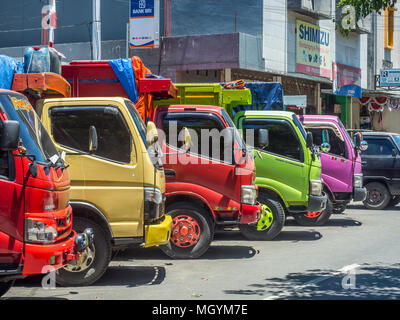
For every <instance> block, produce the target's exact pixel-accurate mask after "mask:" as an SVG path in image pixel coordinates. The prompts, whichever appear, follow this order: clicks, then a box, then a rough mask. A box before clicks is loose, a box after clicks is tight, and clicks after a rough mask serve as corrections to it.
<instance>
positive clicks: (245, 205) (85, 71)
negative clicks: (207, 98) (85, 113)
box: [62, 61, 261, 258]
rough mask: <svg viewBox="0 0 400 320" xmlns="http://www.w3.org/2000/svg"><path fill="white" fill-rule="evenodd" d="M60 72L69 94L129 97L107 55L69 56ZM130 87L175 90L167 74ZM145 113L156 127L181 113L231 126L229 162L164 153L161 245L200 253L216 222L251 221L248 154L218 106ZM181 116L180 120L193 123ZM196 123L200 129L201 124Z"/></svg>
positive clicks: (183, 253)
mask: <svg viewBox="0 0 400 320" xmlns="http://www.w3.org/2000/svg"><path fill="white" fill-rule="evenodd" d="M62 76H63V77H64V78H66V79H67V81H68V82H69V83H70V84H71V89H72V90H71V96H73V97H93V96H99V95H101V96H108V97H110V96H111V97H112V96H121V97H126V98H129V97H128V94H127V93H126V92H125V90H124V88H123V87H122V85H121V83H120V82H119V80H118V78H117V76H116V75H115V73H114V71H113V70H112V68H111V66H110V64H109V62H108V61H73V62H71V63H70V64H67V65H63V66H62ZM136 88H137V93H138V95H139V96H141V97H143V96H145V97H147V96H150V95H151V99H164V98H165V96H166V95H169V96H171V95H176V94H177V89H176V88H175V86H174V85H173V84H172V82H171V80H170V79H154V78H143V79H137V84H136ZM145 100H147V99H145ZM145 114H146V115H148V117H149V118H150V119H152V120H154V122H155V123H156V125H157V127H158V129H165V128H164V124H163V121H166V120H165V119H175V117H180V116H181V114H183V117H184V118H185V117H196V119H199V120H200V122H202V121H204V120H207V119H210V118H211V126H213V127H212V128H211V127H209V126H207V127H204V129H213V128H214V129H217V130H218V131H221V130H223V129H226V128H230V129H231V130H227V131H230V132H231V137H233V138H232V140H233V141H234V142H233V143H234V145H235V146H236V148H235V150H233V149H232V146H231V149H230V152H231V153H232V157H231V159H232V160H233V161H232V162H230V163H226V162H224V161H214V160H213V161H209V162H208V163H207V164H199V165H195V164H193V165H192V164H189V165H182V164H179V163H177V164H172V163H171V162H170V161H169V156H168V155H166V157H165V158H164V160H165V161H163V162H164V163H165V165H164V169H165V175H166V182H167V183H166V197H167V198H166V213H167V214H170V215H171V216H172V217H173V230H172V236H171V241H170V243H169V244H168V245H165V246H162V247H161V248H162V250H163V251H164V252H165V253H166V254H167V255H169V256H171V257H174V258H197V257H200V256H201V255H202V254H203V253H205V252H206V250H207V249H208V247H209V245H210V243H211V241H212V239H213V235H214V229H215V226H216V225H222V226H229V225H237V224H238V223H241V224H251V223H256V222H257V221H258V219H259V217H260V214H261V206H260V205H259V204H258V203H257V202H256V199H257V189H256V186H255V185H254V178H255V166H254V160H253V158H252V157H251V156H250V153H249V152H247V150H246V147H245V144H244V142H243V141H242V139H241V137H240V135H239V134H238V133H236V129H235V128H234V126H233V124H232V122H231V121H230V120H228V119H229V116H228V115H227V114H226V112H225V111H224V110H223V109H222V108H220V107H215V106H194V105H192V106H181V105H180V106H170V107H160V108H157V109H156V110H149V111H148V112H147V111H146V112H145ZM166 117H167V118H166ZM146 118H147V116H146ZM202 119H203V120H202ZM186 120H187V119H186ZM186 120H183V123H184V124H185V125H186V126H187V127H188V128H190V129H193V128H194V127H193V126H192V125H191V124H190V123H188V122H187V121H186ZM172 121H174V120H172ZM197 128H198V129H201V124H200V126H197ZM167 142H168V141H167ZM165 148H166V154H168V153H172V156H175V155H176V154H177V153H179V151H178V150H177V148H176V147H174V146H171V145H165V144H164V149H165ZM183 156H184V157H188V158H190V159H191V160H189V159H188V160H189V162H192V163H194V162H196V161H197V160H198V161H200V162H201V159H203V160H204V157H203V156H202V155H199V154H194V153H193V152H189V153H188V154H186V155H183ZM240 159H241V160H240ZM203 162H204V161H203ZM206 162H207V161H206Z"/></svg>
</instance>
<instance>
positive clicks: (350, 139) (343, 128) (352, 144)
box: [337, 118, 356, 148]
mask: <svg viewBox="0 0 400 320" xmlns="http://www.w3.org/2000/svg"><path fill="white" fill-rule="evenodd" d="M337 121H338V123H339V126H340V128H342V130H343V131H344V132H345V134H346V137H347V139H348V140H349V141H350V143H351V146H352V147H353V148H355V147H356V145H355V144H354V141H353V139H352V138H350V135H349V133H348V132H347V130H346V129H345V127H344V125H343V123H342V121H340V119H339V118H338V119H337Z"/></svg>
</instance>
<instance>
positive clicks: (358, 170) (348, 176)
mask: <svg viewBox="0 0 400 320" xmlns="http://www.w3.org/2000/svg"><path fill="white" fill-rule="evenodd" d="M299 119H300V121H301V122H302V123H303V126H304V127H305V129H306V130H307V131H310V132H312V134H313V139H314V144H315V145H317V146H319V147H320V149H321V168H322V174H321V177H322V179H323V181H324V189H325V190H324V191H325V192H326V193H327V194H328V195H329V200H328V202H330V207H331V208H332V209H331V210H332V213H342V212H343V211H344V210H345V209H346V206H347V204H348V203H349V202H350V201H351V200H353V201H363V200H364V199H365V197H366V194H367V191H366V188H364V187H363V175H362V166H361V157H360V152H361V151H362V150H366V148H367V146H368V145H367V144H366V143H365V142H364V141H361V139H360V138H359V136H357V137H356V138H355V140H354V141H353V140H352V139H351V138H350V136H349V134H348V133H347V131H346V129H345V128H344V126H343V124H342V122H341V121H340V119H339V118H338V117H337V116H328V115H302V116H299ZM327 207H328V205H327Z"/></svg>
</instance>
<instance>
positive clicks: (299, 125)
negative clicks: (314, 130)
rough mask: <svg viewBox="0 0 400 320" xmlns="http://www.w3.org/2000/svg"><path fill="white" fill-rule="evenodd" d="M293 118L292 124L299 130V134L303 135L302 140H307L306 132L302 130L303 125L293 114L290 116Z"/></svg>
mask: <svg viewBox="0 0 400 320" xmlns="http://www.w3.org/2000/svg"><path fill="white" fill-rule="evenodd" d="M292 118H293V122H294V123H295V124H296V126H297V127H298V128H299V130H300V132H301V134H302V135H303V137H304V139H307V134H306V130H304V127H303V125H302V124H301V122H300V121H299V119H298V118H297V116H296V115H295V114H294V115H293V116H292Z"/></svg>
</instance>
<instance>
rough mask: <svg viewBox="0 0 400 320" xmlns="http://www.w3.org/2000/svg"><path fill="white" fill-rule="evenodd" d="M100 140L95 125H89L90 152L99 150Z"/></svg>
mask: <svg viewBox="0 0 400 320" xmlns="http://www.w3.org/2000/svg"><path fill="white" fill-rule="evenodd" d="M97 147H98V140H97V131H96V127H95V126H90V127H89V153H93V152H95V151H96V150H97Z"/></svg>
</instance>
